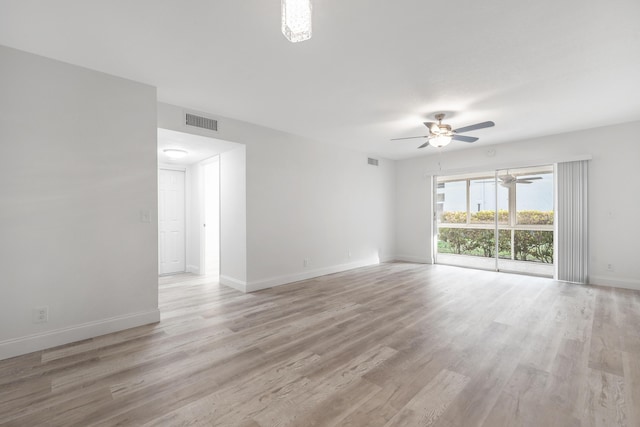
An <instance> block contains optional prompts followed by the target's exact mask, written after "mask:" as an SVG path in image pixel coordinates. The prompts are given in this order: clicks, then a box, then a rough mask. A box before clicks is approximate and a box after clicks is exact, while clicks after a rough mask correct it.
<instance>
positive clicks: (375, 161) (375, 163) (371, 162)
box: [367, 157, 378, 166]
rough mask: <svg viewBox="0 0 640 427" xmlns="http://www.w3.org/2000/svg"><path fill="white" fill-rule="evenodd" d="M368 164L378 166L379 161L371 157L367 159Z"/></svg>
mask: <svg viewBox="0 0 640 427" xmlns="http://www.w3.org/2000/svg"><path fill="white" fill-rule="evenodd" d="M367 163H369V164H370V165H373V166H378V159H372V158H371V157H369V158H368V159H367Z"/></svg>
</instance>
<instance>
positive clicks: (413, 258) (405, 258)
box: [395, 255, 433, 264]
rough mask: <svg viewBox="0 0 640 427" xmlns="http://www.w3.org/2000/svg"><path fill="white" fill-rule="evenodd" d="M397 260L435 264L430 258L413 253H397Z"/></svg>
mask: <svg viewBox="0 0 640 427" xmlns="http://www.w3.org/2000/svg"><path fill="white" fill-rule="evenodd" d="M395 259H396V261H404V262H415V263H417V264H433V262H432V261H431V260H430V259H427V258H422V257H417V256H413V255H396V257H395Z"/></svg>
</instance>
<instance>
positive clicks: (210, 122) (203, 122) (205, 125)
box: [185, 113, 218, 132]
mask: <svg viewBox="0 0 640 427" xmlns="http://www.w3.org/2000/svg"><path fill="white" fill-rule="evenodd" d="M185 124H186V125H187V126H193V127H197V128H200V129H207V130H212V131H214V132H217V131H218V121H217V120H214V119H210V118H208V117H202V116H196V115H195V114H190V113H185Z"/></svg>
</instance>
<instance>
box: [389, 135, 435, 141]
mask: <svg viewBox="0 0 640 427" xmlns="http://www.w3.org/2000/svg"><path fill="white" fill-rule="evenodd" d="M416 138H429V135H424V136H408V137H406V138H393V139H392V140H391V141H402V140H403V139H416Z"/></svg>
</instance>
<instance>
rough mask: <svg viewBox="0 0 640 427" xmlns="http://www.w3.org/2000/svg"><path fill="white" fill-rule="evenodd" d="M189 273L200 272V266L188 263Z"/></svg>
mask: <svg viewBox="0 0 640 427" xmlns="http://www.w3.org/2000/svg"><path fill="white" fill-rule="evenodd" d="M187 273H193V274H200V267H198V266H197V265H187Z"/></svg>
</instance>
